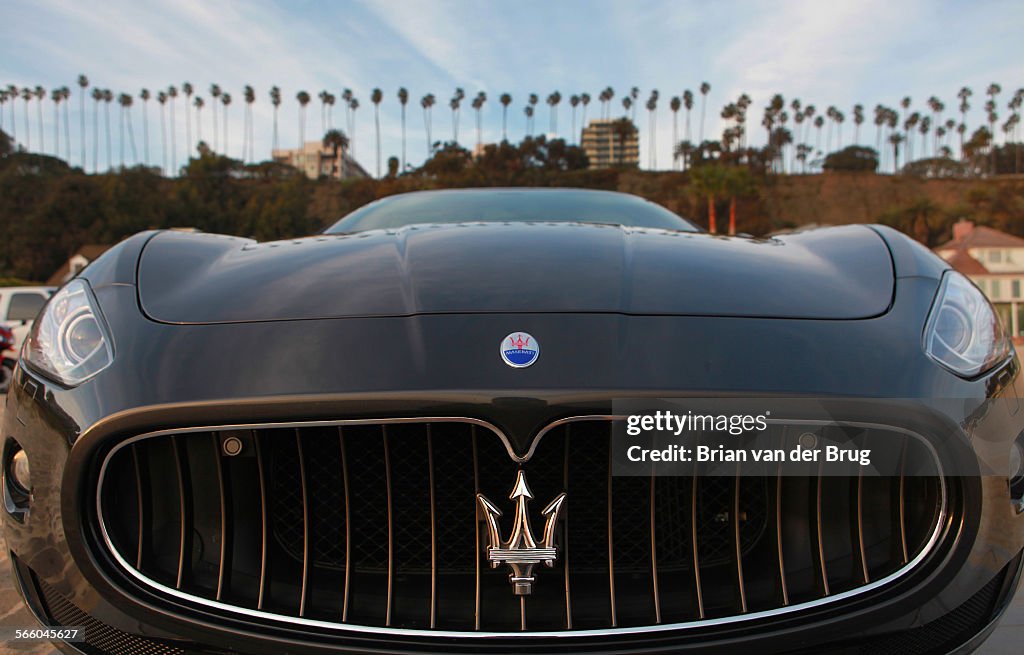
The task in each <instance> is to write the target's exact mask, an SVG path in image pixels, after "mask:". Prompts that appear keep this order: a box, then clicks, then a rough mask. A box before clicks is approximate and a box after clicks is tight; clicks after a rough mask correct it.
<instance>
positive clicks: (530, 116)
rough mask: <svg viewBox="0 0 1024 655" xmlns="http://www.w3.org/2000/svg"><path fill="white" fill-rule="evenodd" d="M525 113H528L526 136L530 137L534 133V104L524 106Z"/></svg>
mask: <svg viewBox="0 0 1024 655" xmlns="http://www.w3.org/2000/svg"><path fill="white" fill-rule="evenodd" d="M523 113H524V114H526V137H527V138H529V137H530V135H531V134H532V133H533V129H532V128H533V105H526V106H525V107H523Z"/></svg>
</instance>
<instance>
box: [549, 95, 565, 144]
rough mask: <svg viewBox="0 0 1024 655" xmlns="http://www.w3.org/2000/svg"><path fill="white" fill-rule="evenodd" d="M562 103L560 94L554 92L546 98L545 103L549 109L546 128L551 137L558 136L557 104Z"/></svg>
mask: <svg viewBox="0 0 1024 655" xmlns="http://www.w3.org/2000/svg"><path fill="white" fill-rule="evenodd" d="M560 102H562V94H561V93H559V92H558V91H554V92H553V93H551V94H550V95H549V96H548V99H547V103H548V106H549V107H551V109H550V110H549V111H548V127H549V130H548V131H549V132H551V134H552V135H556V134H558V103H560Z"/></svg>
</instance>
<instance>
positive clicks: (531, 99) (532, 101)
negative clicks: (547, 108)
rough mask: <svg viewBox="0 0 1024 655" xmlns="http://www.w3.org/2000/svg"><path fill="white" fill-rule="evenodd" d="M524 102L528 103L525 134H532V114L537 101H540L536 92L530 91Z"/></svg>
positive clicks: (535, 108) (535, 109)
mask: <svg viewBox="0 0 1024 655" xmlns="http://www.w3.org/2000/svg"><path fill="white" fill-rule="evenodd" d="M526 102H527V103H528V104H529V105H530V113H529V114H528V118H529V121H527V125H528V127H527V134H533V115H534V113H535V112H536V111H537V103H538V102H540V96H538V95H537V94H536V93H531V94H530V95H529V96H528V97H527V98H526Z"/></svg>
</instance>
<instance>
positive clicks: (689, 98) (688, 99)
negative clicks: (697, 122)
mask: <svg viewBox="0 0 1024 655" xmlns="http://www.w3.org/2000/svg"><path fill="white" fill-rule="evenodd" d="M683 108H684V109H686V131H685V140H686V141H689V140H690V110H691V109H693V91H691V90H689V89H686V90H684V91H683Z"/></svg>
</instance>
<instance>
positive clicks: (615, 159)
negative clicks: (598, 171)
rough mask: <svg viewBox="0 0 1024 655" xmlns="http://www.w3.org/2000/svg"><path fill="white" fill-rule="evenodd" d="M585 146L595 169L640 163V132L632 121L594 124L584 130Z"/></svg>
mask: <svg viewBox="0 0 1024 655" xmlns="http://www.w3.org/2000/svg"><path fill="white" fill-rule="evenodd" d="M581 142H582V145H583V150H584V151H585V152H586V153H587V159H589V160H590V167H591V168H609V167H611V166H637V165H639V163H640V135H639V130H637V129H636V125H634V124H633V123H632V122H631V121H630V120H629V119H626V118H617V119H613V120H604V119H599V120H592V121H590V125H587V126H586V127H584V128H583V138H582V140H581Z"/></svg>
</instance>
